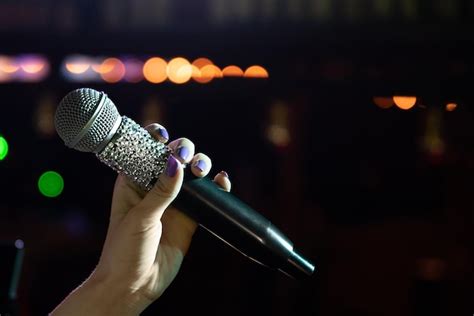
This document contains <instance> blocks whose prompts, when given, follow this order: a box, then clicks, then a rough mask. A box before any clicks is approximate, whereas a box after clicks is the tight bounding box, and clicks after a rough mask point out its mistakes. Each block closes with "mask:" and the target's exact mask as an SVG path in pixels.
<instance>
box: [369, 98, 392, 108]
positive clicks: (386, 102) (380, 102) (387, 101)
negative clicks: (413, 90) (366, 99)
mask: <svg viewBox="0 0 474 316" xmlns="http://www.w3.org/2000/svg"><path fill="white" fill-rule="evenodd" d="M373 100H374V103H375V104H376V105H377V106H378V107H379V108H382V109H388V108H390V107H392V106H393V104H394V103H393V98H391V97H374V98H373Z"/></svg>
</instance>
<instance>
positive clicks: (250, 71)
mask: <svg viewBox="0 0 474 316" xmlns="http://www.w3.org/2000/svg"><path fill="white" fill-rule="evenodd" d="M244 77H246V78H268V71H267V70H266V69H265V68H263V67H262V66H258V65H254V66H250V67H248V68H247V70H245V73H244Z"/></svg>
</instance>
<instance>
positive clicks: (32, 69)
mask: <svg viewBox="0 0 474 316" xmlns="http://www.w3.org/2000/svg"><path fill="white" fill-rule="evenodd" d="M44 66H45V63H44V62H40V61H34V62H27V63H25V64H22V65H21V69H23V71H24V72H26V73H29V74H36V73H38V72H40V71H41V70H43V68H44Z"/></svg>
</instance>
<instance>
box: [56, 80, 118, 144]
mask: <svg viewBox="0 0 474 316" xmlns="http://www.w3.org/2000/svg"><path fill="white" fill-rule="evenodd" d="M54 120H55V126H56V131H57V132H58V134H59V136H60V137H61V138H62V140H63V141H64V143H65V144H66V146H68V147H71V148H73V149H76V150H79V151H83V152H98V151H100V150H101V149H102V148H103V147H104V146H105V145H106V144H104V142H107V141H108V140H110V137H111V136H113V135H111V133H113V130H114V128H116V127H117V124H119V121H121V117H120V114H119V112H118V111H117V108H116V107H115V104H114V103H113V102H112V101H111V100H110V99H109V98H108V97H107V95H106V94H105V93H103V92H99V91H96V90H94V89H89V88H82V89H77V90H74V91H72V92H70V93H68V94H67V95H66V96H65V97H64V98H63V99H62V100H61V102H60V103H59V106H58V108H57V110H56V115H55V119H54Z"/></svg>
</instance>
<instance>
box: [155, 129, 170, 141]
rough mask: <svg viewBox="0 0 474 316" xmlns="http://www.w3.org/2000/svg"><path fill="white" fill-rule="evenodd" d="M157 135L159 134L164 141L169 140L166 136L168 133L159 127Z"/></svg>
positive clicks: (168, 136)
mask: <svg viewBox="0 0 474 316" xmlns="http://www.w3.org/2000/svg"><path fill="white" fill-rule="evenodd" d="M157 132H158V134H160V136H161V137H163V138H164V139H166V140H168V139H169V138H170V135H168V131H167V130H166V129H164V128H162V127H159V128H158V129H157Z"/></svg>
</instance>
